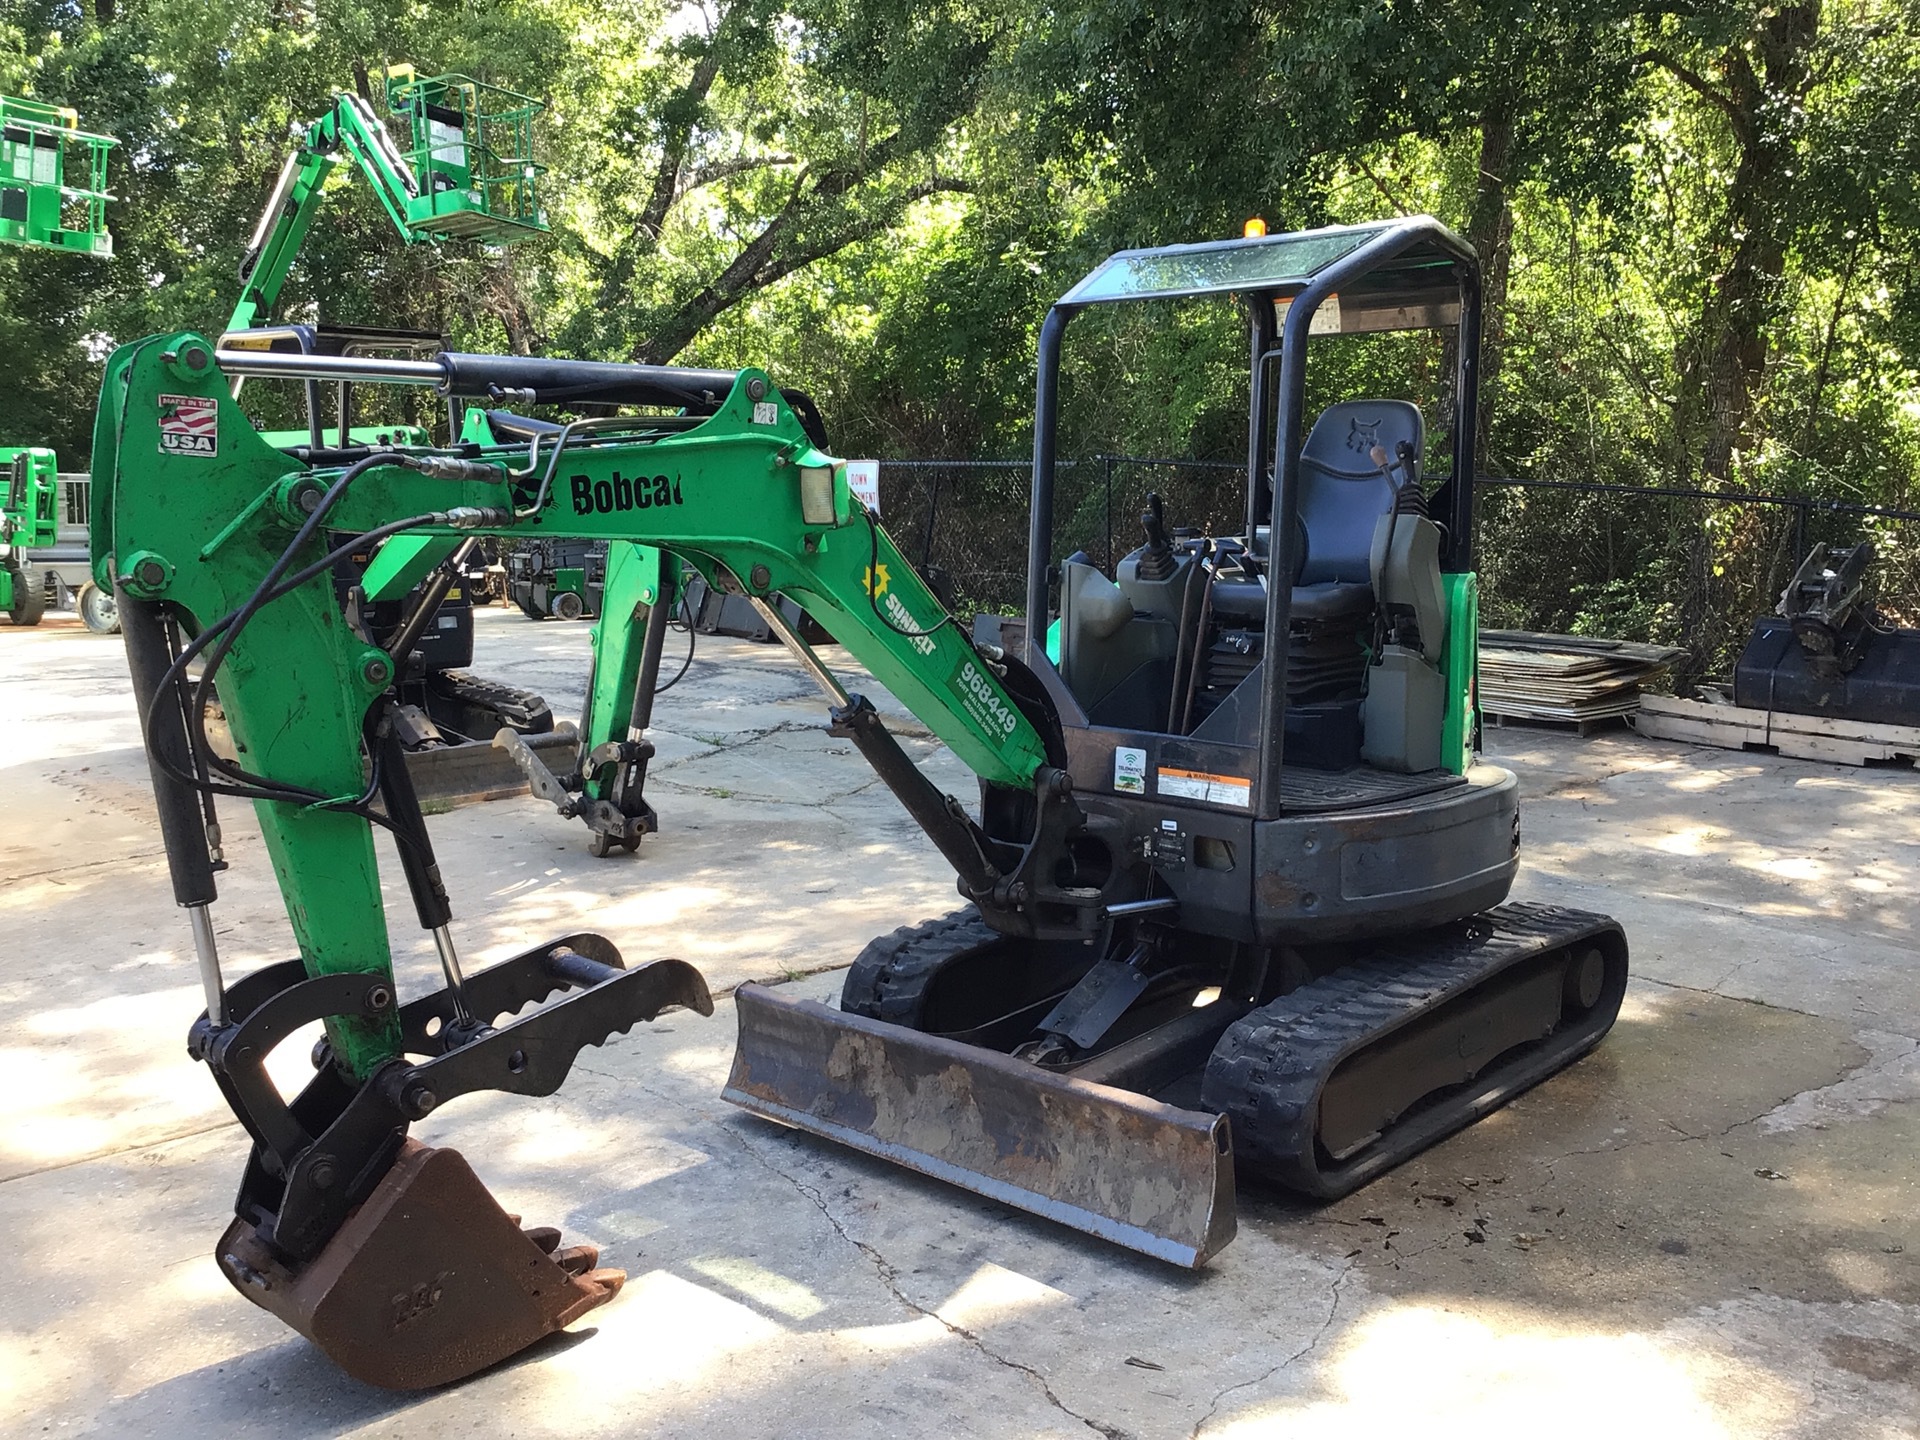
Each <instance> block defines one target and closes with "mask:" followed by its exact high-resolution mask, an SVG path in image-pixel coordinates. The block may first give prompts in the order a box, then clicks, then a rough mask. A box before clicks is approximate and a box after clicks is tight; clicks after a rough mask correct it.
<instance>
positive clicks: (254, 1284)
mask: <svg viewBox="0 0 1920 1440" xmlns="http://www.w3.org/2000/svg"><path fill="white" fill-rule="evenodd" d="M558 1239H559V1236H558V1234H557V1232H554V1231H552V1230H544V1231H542V1230H536V1231H531V1232H528V1231H523V1230H522V1229H521V1228H520V1226H519V1225H518V1223H516V1221H515V1220H514V1218H513V1217H511V1216H509V1215H508V1214H507V1213H506V1212H505V1211H504V1210H502V1209H501V1208H500V1206H499V1204H498V1202H497V1201H495V1200H494V1198H493V1196H491V1195H490V1194H488V1193H487V1188H486V1186H484V1185H482V1184H481V1183H480V1180H479V1177H478V1176H476V1175H475V1174H474V1173H473V1171H472V1169H471V1168H469V1166H468V1165H467V1162H466V1161H465V1160H463V1159H462V1158H461V1157H460V1155H459V1154H458V1152H456V1151H453V1150H439V1149H434V1148H432V1147H431V1146H427V1145H422V1144H420V1143H418V1142H417V1141H413V1140H409V1141H407V1142H406V1143H405V1144H404V1145H403V1146H402V1147H401V1150H400V1154H399V1158H398V1159H397V1160H395V1162H394V1164H393V1168H392V1169H391V1170H389V1171H388V1172H387V1175H386V1178H384V1179H383V1180H381V1182H380V1183H379V1185H378V1186H377V1187H376V1188H375V1190H374V1192H373V1193H372V1194H371V1195H370V1196H368V1197H367V1200H366V1203H365V1204H363V1205H362V1206H361V1207H360V1208H359V1209H358V1210H356V1211H355V1212H354V1213H353V1214H352V1216H350V1217H349V1218H348V1220H347V1222H346V1224H344V1225H343V1226H341V1227H340V1229H339V1231H338V1232H337V1233H336V1234H335V1235H334V1237H333V1238H332V1239H331V1240H329V1241H328V1242H327V1244H326V1246H325V1248H323V1249H322V1250H321V1251H320V1253H319V1254H318V1255H316V1256H315V1257H314V1258H313V1259H312V1260H311V1261H308V1262H306V1263H305V1264H302V1265H299V1266H297V1267H295V1268H289V1267H288V1266H287V1265H286V1264H285V1263H283V1262H282V1261H281V1260H279V1259H278V1258H276V1257H275V1256H274V1254H273V1252H271V1251H270V1250H268V1249H267V1247H266V1246H265V1245H263V1244H262V1243H261V1242H260V1240H259V1239H258V1237H257V1236H256V1235H255V1233H254V1228H253V1226H251V1225H250V1224H248V1223H247V1222H246V1221H244V1220H236V1221H234V1222H233V1224H232V1225H231V1226H229V1227H228V1229H227V1232H226V1234H225V1235H223V1236H222V1237H221V1239H220V1249H219V1252H218V1257H219V1263H220V1269H221V1271H222V1272H223V1273H224V1274H225V1275H226V1277H227V1279H229V1280H230V1281H232V1282H233V1287H234V1289H236V1290H238V1291H239V1292H240V1293H241V1294H242V1295H244V1296H246V1297H247V1298H248V1299H249V1300H251V1301H253V1303H254V1304H256V1305H258V1306H260V1307H261V1308H262V1309H265V1310H270V1311H272V1312H273V1313H274V1314H275V1315H277V1316H279V1317H280V1318H281V1319H282V1320H284V1321H286V1323H287V1324H289V1325H291V1326H292V1327H293V1328H294V1329H296V1330H298V1331H299V1332H300V1333H301V1334H302V1335H305V1336H306V1337H307V1338H308V1339H309V1340H311V1341H313V1343H314V1344H315V1345H318V1346H319V1347H320V1348H321V1350H323V1351H325V1352H326V1354H327V1357H328V1358H329V1359H331V1360H332V1361H333V1362H334V1363H335V1364H336V1365H338V1366H339V1367H340V1368H341V1369H342V1370H344V1371H346V1372H347V1374H349V1375H351V1376H353V1378H354V1379H356V1380H362V1381H365V1382H366V1383H367V1384H369V1385H378V1386H381V1387H383V1388H385V1389H389V1390H418V1389H424V1388H426V1387H429V1386H433V1385H445V1384H447V1383H448V1382H450V1381H454V1380H458V1379H461V1378H462V1377H463V1376H467V1375H471V1374H473V1373H474V1372H475V1371H478V1370H484V1369H485V1368H486V1367H487V1366H489V1365H492V1364H495V1363H497V1362H498V1361H501V1360H504V1359H506V1358H507V1357H508V1356H510V1355H513V1354H516V1353H518V1352H519V1351H521V1350H524V1349H525V1348H526V1347H527V1346H529V1345H531V1344H533V1342H534V1341H536V1340H538V1339H540V1338H541V1337H542V1336H545V1335H550V1334H552V1333H553V1332H554V1331H556V1330H560V1329H563V1328H565V1327H566V1326H568V1325H571V1324H572V1323H573V1322H574V1321H575V1320H577V1319H579V1318H580V1317H581V1316H582V1315H584V1314H586V1312H587V1311H589V1310H592V1309H593V1308H594V1307H595V1306H598V1305H603V1304H605V1303H606V1302H607V1301H609V1300H611V1299H612V1298H613V1297H614V1296H615V1295H616V1294H618V1293H619V1290H620V1286H621V1284H622V1283H623V1282H624V1281H625V1280H626V1273H625V1272H624V1271H621V1270H596V1269H595V1268H594V1263H595V1261H596V1260H597V1259H598V1253H597V1252H596V1251H594V1250H593V1249H592V1247H590V1246H576V1247H574V1248H573V1249H570V1250H559V1251H556V1250H555V1245H556V1244H557V1242H558Z"/></svg>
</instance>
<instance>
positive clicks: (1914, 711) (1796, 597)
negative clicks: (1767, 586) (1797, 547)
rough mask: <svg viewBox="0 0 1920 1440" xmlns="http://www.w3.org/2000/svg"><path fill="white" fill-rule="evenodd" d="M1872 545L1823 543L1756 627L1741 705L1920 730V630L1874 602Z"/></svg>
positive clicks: (1736, 682) (1739, 670) (1745, 654)
mask: <svg viewBox="0 0 1920 1440" xmlns="http://www.w3.org/2000/svg"><path fill="white" fill-rule="evenodd" d="M1873 559H1874V554H1873V546H1872V545H1870V544H1868V543H1866V542H1864V541H1863V542H1861V543H1860V544H1858V545H1854V546H1850V547H1847V548H1844V549H1838V550H1829V549H1828V548H1827V547H1826V546H1825V545H1815V546H1814V547H1813V549H1812V550H1811V551H1810V552H1808V555H1807V558H1806V559H1805V560H1803V561H1802V562H1801V564H1800V568H1799V569H1798V570H1796V571H1795V572H1794V575H1793V579H1792V580H1790V581H1788V582H1787V588H1786V589H1785V590H1783V591H1782V592H1781V593H1780V604H1779V607H1778V608H1777V610H1776V611H1775V613H1774V614H1772V615H1763V616H1761V617H1760V618H1759V619H1758V620H1756V621H1754V624H1753V634H1752V636H1751V637H1750V638H1749V639H1748V641H1747V648H1746V649H1745V650H1743V651H1742V652H1741V653H1740V659H1739V661H1738V662H1737V663H1736V664H1735V666H1734V670H1733V703H1734V704H1736V705H1742V706H1745V707H1747V708H1748V709H1753V710H1772V711H1782V712H1785V713H1787V714H1792V715H1820V716H1825V717H1826V718H1828V719H1832V720H1859V721H1863V722H1866V723H1868V724H1876V725H1920V630H1900V629H1895V628H1893V627H1892V626H1890V625H1888V624H1886V623H1885V621H1883V620H1882V619H1881V617H1880V616H1879V614H1878V613H1877V612H1876V611H1875V610H1874V608H1873V607H1872V606H1871V605H1870V604H1868V603H1867V601H1866V599H1865V590H1866V576H1867V571H1868V568H1869V567H1870V566H1871V565H1872V564H1873Z"/></svg>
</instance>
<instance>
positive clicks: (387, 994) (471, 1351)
mask: <svg viewBox="0 0 1920 1440" xmlns="http://www.w3.org/2000/svg"><path fill="white" fill-rule="evenodd" d="M560 991H564V992H566V993H565V994H563V995H562V996H561V998H559V999H557V1000H551V1001H549V997H550V996H552V995H554V994H555V993H556V992H560ZM224 1000H225V1005H224V1009H225V1012H226V1014H227V1016H228V1017H229V1019H228V1021H227V1022H226V1023H224V1024H216V1023H215V1022H214V1021H213V1020H211V1019H210V1018H209V1017H208V1016H206V1015H204V1014H203V1015H202V1016H201V1017H200V1019H199V1021H198V1022H197V1023H196V1024H195V1025H194V1027H193V1031H192V1035H191V1038H190V1041H189V1046H188V1048H189V1052H190V1053H191V1054H192V1055H193V1056H194V1058H196V1059H199V1060H203V1061H204V1062H205V1063H206V1064H207V1066H208V1067H209V1068H210V1069H211V1070H212V1071H213V1074H214V1078H215V1079H216V1081H218V1083H219V1085H220V1088H221V1091H222V1092H223V1093H224V1094H225V1096H226V1098H227V1101H228V1103H229V1104H230V1105H232V1107H233V1110H234V1113H235V1114H236V1115H238V1116H239V1117H240V1120H241V1123H242V1124H243V1125H245V1126H246V1129H247V1131H248V1133H249V1134H250V1135H251V1136H252V1137H253V1152H252V1155H251V1157H250V1158H249V1160H248V1164H247V1170H246V1175H245V1178H244V1179H243V1180H242V1182H241V1187H240V1196H239V1199H238V1201H237V1202H236V1203H235V1207H234V1208H235V1212H236V1218H235V1220H234V1222H233V1224H232V1225H230V1226H229V1227H228V1228H227V1231H226V1233H225V1234H224V1235H223V1236H222V1237H221V1239H220V1246H219V1249H218V1251H217V1258H218V1261H219V1265H220V1269H221V1271H222V1273H224V1274H225V1275H226V1277H227V1279H228V1280H229V1281H231V1282H232V1284H233V1287H234V1288H235V1289H236V1290H238V1291H239V1292H240V1293H241V1294H242V1295H244V1296H246V1297H247V1298H248V1299H249V1300H251V1301H253V1302H254V1303H255V1304H256V1305H259V1306H260V1307H261V1308H263V1309H265V1310H269V1311H271V1312H273V1313H274V1314H275V1315H277V1316H279V1317H280V1318H281V1319H282V1320H284V1321H285V1322H286V1323H287V1324H289V1325H291V1326H292V1327H293V1328H294V1329H296V1330H298V1331H299V1332H300V1333H301V1334H303V1335H305V1336H306V1337H307V1338H308V1339H310V1340H312V1341H313V1342H314V1343H315V1344H316V1345H318V1346H319V1347H320V1348H321V1349H322V1350H324V1351H325V1352H326V1354H327V1355H328V1357H329V1358H330V1359H332V1360H333V1361H334V1363H336V1364H337V1365H339V1366H340V1368H341V1369H343V1370H345V1371H346V1372H347V1373H348V1374H349V1375H352V1376H353V1377H354V1378H355V1379H358V1380H363V1381H365V1382H366V1383H368V1384H370V1385H379V1386H384V1387H386V1388H389V1389H420V1388H423V1387H427V1386H432V1385H442V1384H445V1383H447V1382H449V1381H452V1380H457V1379H459V1378H461V1377H462V1376H465V1375H470V1374H472V1373H473V1372H475V1371H477V1370H480V1369H483V1368H485V1367H486V1366H488V1365H492V1364H494V1363H496V1362H498V1361H500V1360H504V1359H505V1358H507V1357H508V1356H510V1355H513V1354H516V1353H517V1352H519V1351H520V1350H523V1349H525V1348H526V1347H527V1346H528V1345H530V1344H532V1343H533V1342H534V1341H536V1340H538V1339H540V1338H541V1337H542V1336H545V1335H548V1334H551V1333H552V1332H554V1331H556V1330H559V1329H562V1328H564V1327H565V1326H567V1325H570V1324H572V1323H573V1321H575V1320H576V1319H578V1318H579V1317H580V1316H581V1315H583V1314H585V1313H586V1312H587V1311H589V1310H591V1309H593V1308H594V1307H595V1306H597V1305H601V1304H604V1303H605V1302H606V1301H608V1300H611V1299H612V1298H613V1297H614V1295H615V1294H617V1293H618V1292H619V1289H620V1286H621V1284H622V1282H623V1281H624V1280H625V1278H626V1277H625V1273H624V1272H622V1271H619V1270H602V1269H599V1268H597V1266H598V1260H599V1255H598V1252H597V1251H596V1250H595V1249H594V1248H593V1247H592V1246H589V1245H577V1246H573V1247H571V1248H567V1249H562V1248H560V1246H559V1241H560V1234H559V1232H558V1231H557V1230H552V1229H544V1228H541V1229H527V1230H523V1229H521V1228H520V1225H519V1221H518V1218H517V1217H515V1216H511V1215H508V1214H507V1213H506V1211H504V1210H503V1209H501V1207H500V1205H499V1203H498V1202H497V1201H495V1200H494V1198H493V1197H492V1196H491V1195H490V1194H488V1193H487V1189H486V1187H485V1186H484V1185H482V1184H481V1183H480V1180H479V1179H478V1177H476V1176H475V1175H474V1173H473V1171H472V1169H470V1168H469V1167H468V1165H467V1163H466V1161H464V1160H463V1159H462V1158H461V1157H460V1156H459V1154H458V1153H457V1152H455V1151H453V1150H448V1149H439V1148H434V1147H431V1146H426V1145H422V1144H420V1143H419V1142H417V1141H414V1140H411V1139H409V1138H407V1126H408V1124H409V1123H410V1122H412V1121H415V1120H419V1119H421V1118H423V1117H425V1116H426V1115H428V1114H430V1113H431V1112H433V1111H434V1110H436V1109H438V1108H439V1107H440V1106H441V1105H444V1104H445V1103H446V1102H447V1101H449V1100H452V1099H455V1098H457V1097H458V1096H461V1095H466V1094H470V1093H472V1092H474V1091H477V1090H502V1091H507V1092H509V1093H512V1094H518V1095H551V1094H552V1093H554V1091H556V1090H558V1089H559V1088H560V1085H561V1083H562V1082H563V1081H564V1080H565V1079H566V1076H567V1072H568V1071H569V1070H571V1069H572V1067H573V1062H574V1059H575V1057H576V1056H577V1055H578V1054H579V1052H580V1051H581V1050H582V1049H584V1048H585V1047H587V1046H589V1045H598V1044H602V1043H604V1042H605V1041H606V1040H608V1039H609V1038H611V1037H612V1036H613V1035H615V1034H617V1033H619V1032H621V1031H624V1030H626V1029H628V1028H629V1027H631V1026H632V1025H634V1024H635V1023H637V1022H639V1021H643V1020H651V1019H653V1018H654V1017H655V1016H656V1015H658V1014H659V1013H660V1012H661V1011H662V1010H663V1009H665V1008H666V1007H667V1006H669V1005H684V1006H687V1007H689V1008H691V1009H694V1010H698V1011H699V1012H700V1013H701V1014H702V1015H711V1014H712V1013H713V1001H712V999H711V997H710V996H709V995H708V993H707V986H706V982H705V981H704V980H703V979H702V978H701V975H700V972H699V971H698V970H696V969H694V968H693V967H692V966H691V965H688V964H687V963H686V962H684V961H681V960H656V961H654V962H652V963H651V964H648V965H643V966H641V967H640V968H639V969H636V970H627V969H625V968H624V967H623V965H622V963H621V959H620V955H619V952H618V951H617V950H616V949H615V948H614V946H613V944H612V943H611V942H610V941H608V940H606V939H605V938H604V937H602V936H599V935H593V934H578V935H569V936H566V937H564V938H563V939H561V940H558V941H555V942H553V943H551V944H547V945H542V946H539V947H537V948H535V949H533V950H529V951H527V952H526V953H524V954H522V955H518V956H515V957H514V958H513V959H511V960H506V961H503V962H501V963H500V964H498V965H494V966H492V967H490V968H489V969H486V970H482V971H479V972H477V973H475V974H473V975H469V976H466V977H464V979H463V981H462V983H461V985H460V986H459V987H458V989H457V990H456V989H455V988H454V987H452V986H449V987H448V988H447V989H443V990H440V991H437V992H435V993H433V994H430V995H426V996H423V997H422V998H420V999H418V1000H415V1001H413V1002H411V1003H409V1004H407V1005H404V1006H398V1007H396V1005H395V1001H394V994H393V989H392V986H391V985H390V984H389V983H388V981H387V979H386V977H385V976H384V975H379V974H340V975H324V976H320V977H317V978H313V979H309V978H307V976H306V972H305V969H304V968H303V967H302V965H301V963H300V962H299V961H297V960H292V961H286V962H284V963H282V964H278V965H272V966H268V967H267V968H266V969H264V970H260V971H256V972H255V973H253V974H252V975H249V976H247V977H246V978H245V979H243V980H241V981H239V982H238V983H236V984H235V985H233V986H232V987H231V988H229V989H228V990H227V991H226V993H225V996H224ZM542 1001H547V1002H548V1003H545V1004H541V1003H539V1002H542ZM529 1005H537V1006H538V1008H535V1009H532V1010H530V1011H528V1012H527V1013H525V1014H517V1013H516V1012H519V1011H521V1010H523V1009H525V1008H526V1007H527V1006H529ZM475 1016H478V1017H495V1018H498V1019H500V1020H501V1021H502V1022H503V1023H500V1024H498V1025H497V1026H496V1025H494V1024H489V1023H486V1020H485V1019H484V1018H482V1019H480V1020H475V1019H473V1018H471V1017H475ZM508 1016H515V1018H512V1019H507V1018H506V1017H508ZM349 1017H352V1018H357V1019H369V1018H371V1019H391V1020H393V1021H395V1022H397V1024H398V1026H399V1029H400V1032H401V1036H402V1042H401V1050H402V1054H401V1056H400V1057H399V1058H396V1059H393V1060H390V1061H388V1062H387V1063H386V1064H385V1065H383V1066H381V1067H380V1068H379V1069H378V1070H376V1071H375V1072H374V1073H373V1074H372V1075H371V1076H370V1077H369V1078H368V1079H366V1080H365V1081H364V1082H362V1083H361V1084H359V1085H358V1086H354V1085H351V1084H350V1083H348V1082H347V1081H346V1080H344V1079H343V1078H342V1077H341V1074H340V1071H339V1070H338V1069H337V1068H336V1067H335V1065H334V1064H333V1062H332V1056H331V1053H330V1051H329V1049H328V1047H327V1045H326V1043H325V1042H324V1041H323V1042H322V1043H321V1044H320V1045H319V1046H318V1047H316V1050H315V1054H314V1059H315V1062H316V1065H317V1068H318V1071H319V1073H318V1074H316V1075H315V1076H314V1078H313V1080H312V1081H310V1082H309V1083H308V1085H307V1087H306V1088H305V1089H304V1090H303V1091H301V1093H300V1095H299V1096H298V1097H297V1098H296V1099H295V1100H294V1101H293V1102H292V1103H291V1104H288V1103H287V1102H285V1101H283V1100H282V1099H281V1097H280V1094H279V1091H278V1090H277V1089H276V1088H275V1087H274V1084H273V1082H272V1080H271V1079H270V1078H269V1077H268V1075H267V1072H266V1059H267V1056H268V1055H269V1054H271V1053H272V1051H273V1049H274V1047H275V1046H276V1045H278V1044H279V1043H280V1041H282V1040H284V1039H285V1038H286V1037H287V1036H288V1035H290V1034H291V1033H293V1032H294V1031H295V1030H297V1029H299V1028H300V1027H301V1026H303V1025H307V1024H311V1023H312V1022H314V1021H316V1020H339V1019H345V1018H349Z"/></svg>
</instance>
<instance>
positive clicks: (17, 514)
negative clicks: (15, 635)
mask: <svg viewBox="0 0 1920 1440" xmlns="http://www.w3.org/2000/svg"><path fill="white" fill-rule="evenodd" d="M0 485H4V486H5V493H4V494H3V495H0V610H5V611H6V612H7V615H8V617H9V618H10V619H12V621H13V623H14V624H16V625H38V624H39V623H40V616H41V615H42V613H44V611H45V608H46V586H45V585H44V584H42V583H41V580H40V578H39V576H38V575H36V574H35V573H34V568H33V560H32V557H31V556H30V555H29V553H28V552H29V551H33V550H44V549H46V548H47V547H48V546H50V545H52V544H53V542H54V529H55V524H56V520H55V514H54V505H55V501H56V499H57V495H56V491H57V490H58V488H59V477H58V474H57V467H56V465H55V463H54V458H53V451H51V450H48V449H46V448H45V447H43V446H33V445H8V446H0Z"/></svg>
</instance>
